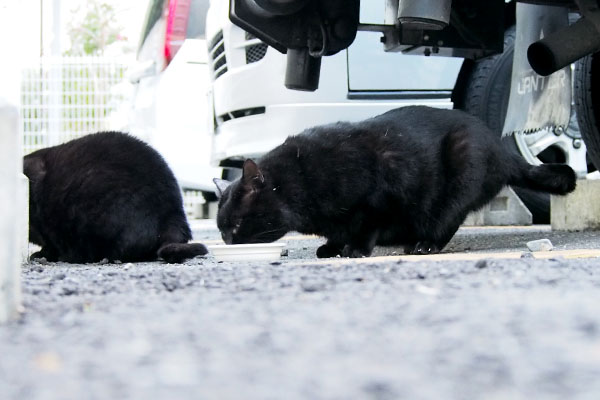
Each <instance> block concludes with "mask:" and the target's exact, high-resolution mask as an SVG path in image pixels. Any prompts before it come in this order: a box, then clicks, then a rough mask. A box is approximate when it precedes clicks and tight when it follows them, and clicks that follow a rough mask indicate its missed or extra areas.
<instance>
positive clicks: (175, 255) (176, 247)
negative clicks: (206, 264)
mask: <svg viewBox="0 0 600 400" xmlns="http://www.w3.org/2000/svg"><path fill="white" fill-rule="evenodd" d="M206 253H208V250H207V249H206V246H204V245H203V244H202V243H167V244H165V245H163V246H161V248H159V249H158V252H157V254H158V256H159V257H160V258H162V259H163V260H165V261H166V262H168V263H170V264H179V263H181V262H183V261H185V260H187V259H188V258H194V257H196V256H203V255H205V254H206Z"/></svg>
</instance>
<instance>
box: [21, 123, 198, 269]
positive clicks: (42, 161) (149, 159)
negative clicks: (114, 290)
mask: <svg viewBox="0 0 600 400" xmlns="http://www.w3.org/2000/svg"><path fill="white" fill-rule="evenodd" d="M23 170H24V173H25V175H27V177H28V178H29V180H30V184H29V187H30V197H29V239H30V241H31V242H33V243H36V244H39V245H40V246H42V249H41V251H39V252H37V253H35V254H33V255H32V256H31V258H41V257H45V258H46V259H47V260H49V261H66V262H72V263H86V262H97V261H100V260H102V259H104V258H107V259H108V260H110V261H116V260H120V261H149V260H156V259H157V256H158V257H161V258H163V259H164V260H165V261H167V262H181V261H183V260H185V259H186V258H191V257H194V256H196V255H203V254H206V252H207V250H206V247H204V245H202V244H199V243H187V242H188V241H189V240H191V238H192V235H191V231H190V228H189V225H188V223H187V220H186V216H185V213H184V210H183V202H182V198H181V193H180V191H179V187H178V185H177V181H176V180H175V177H174V176H173V173H172V172H171V170H170V169H169V167H168V166H167V163H166V162H165V161H164V160H163V158H162V157H161V156H160V155H159V154H158V153H157V152H156V151H155V150H154V149H152V148H151V147H150V146H148V145H147V144H145V143H144V142H142V141H140V140H138V139H136V138H134V137H132V136H129V135H126V134H123V133H119V132H101V133H96V134H92V135H87V136H84V137H82V138H80V139H76V140H72V141H70V142H68V143H64V144H61V145H59V146H54V147H48V148H45V149H41V150H38V151H36V152H34V153H32V154H29V155H27V156H25V158H24V160H23Z"/></svg>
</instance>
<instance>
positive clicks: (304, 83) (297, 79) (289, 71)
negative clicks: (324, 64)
mask: <svg viewBox="0 0 600 400" xmlns="http://www.w3.org/2000/svg"><path fill="white" fill-rule="evenodd" d="M320 75H321V57H312V56H311V55H310V54H309V50H308V48H306V47H305V48H302V49H288V51H287V65H286V68H285V87H286V88H288V89H294V90H305V91H311V92H313V91H315V90H317V88H318V87H319V77H320Z"/></svg>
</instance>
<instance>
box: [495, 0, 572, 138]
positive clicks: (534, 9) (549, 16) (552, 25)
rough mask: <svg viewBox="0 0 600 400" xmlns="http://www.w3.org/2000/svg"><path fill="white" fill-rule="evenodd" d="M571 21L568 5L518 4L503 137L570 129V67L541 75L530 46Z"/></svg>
mask: <svg viewBox="0 0 600 400" xmlns="http://www.w3.org/2000/svg"><path fill="white" fill-rule="evenodd" d="M568 24H569V12H568V9H567V8H564V7H550V6H540V5H534V4H523V3H517V30H516V39H515V50H514V58H513V70H512V80H511V88H510V98H509V102H508V111H507V113H506V119H505V121H504V128H503V130H502V135H503V136H507V135H511V134H513V133H531V132H536V131H539V130H542V129H545V128H557V129H566V128H567V125H568V124H569V118H570V116H571V67H570V66H567V67H565V68H563V69H561V70H559V71H556V72H555V73H553V74H551V75H549V76H541V75H538V74H536V73H535V72H534V71H533V69H532V68H531V66H530V65H529V61H528V60H527V48H528V47H529V45H530V44H531V43H533V42H535V41H537V40H539V39H541V38H543V37H544V36H545V35H548V34H550V33H551V32H554V31H557V30H558V29H560V28H562V27H564V26H567V25H568Z"/></svg>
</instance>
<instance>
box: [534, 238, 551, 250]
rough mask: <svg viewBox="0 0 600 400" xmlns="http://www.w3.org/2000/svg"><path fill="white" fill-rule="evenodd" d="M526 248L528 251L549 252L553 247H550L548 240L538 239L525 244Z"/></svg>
mask: <svg viewBox="0 0 600 400" xmlns="http://www.w3.org/2000/svg"><path fill="white" fill-rule="evenodd" d="M527 248H528V249H529V250H530V251H551V250H552V249H553V248H554V246H552V242H550V240H548V239H539V240H532V241H531V242H527Z"/></svg>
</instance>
